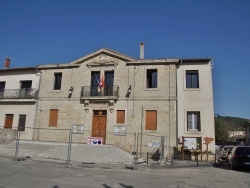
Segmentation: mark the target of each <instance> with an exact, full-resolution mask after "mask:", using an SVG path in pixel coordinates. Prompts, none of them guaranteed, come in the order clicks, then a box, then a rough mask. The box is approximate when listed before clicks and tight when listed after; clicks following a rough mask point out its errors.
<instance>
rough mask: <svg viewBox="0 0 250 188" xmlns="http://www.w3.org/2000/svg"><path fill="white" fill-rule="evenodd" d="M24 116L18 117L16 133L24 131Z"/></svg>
mask: <svg viewBox="0 0 250 188" xmlns="http://www.w3.org/2000/svg"><path fill="white" fill-rule="evenodd" d="M25 124H26V115H19V122H18V131H25Z"/></svg>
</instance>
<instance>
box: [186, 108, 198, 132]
mask: <svg viewBox="0 0 250 188" xmlns="http://www.w3.org/2000/svg"><path fill="white" fill-rule="evenodd" d="M189 115H192V116H191V118H192V120H191V123H192V125H191V128H189V121H190V120H189ZM195 115H197V119H196V122H197V124H195ZM186 121H187V125H186V130H187V132H201V112H200V111H187V120H186ZM195 127H197V128H195Z"/></svg>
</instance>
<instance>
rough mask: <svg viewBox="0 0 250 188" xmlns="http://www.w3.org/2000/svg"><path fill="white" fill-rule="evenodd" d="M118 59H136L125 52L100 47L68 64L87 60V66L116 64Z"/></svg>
mask: <svg viewBox="0 0 250 188" xmlns="http://www.w3.org/2000/svg"><path fill="white" fill-rule="evenodd" d="M90 60H92V61H90ZM119 60H122V61H125V62H131V61H135V60H136V59H134V58H132V57H130V56H127V55H125V54H122V53H120V52H116V51H114V50H110V49H107V48H102V49H100V50H98V51H95V52H93V53H91V54H88V55H86V56H84V57H82V58H79V59H77V60H75V61H72V62H71V63H70V64H82V63H85V62H87V66H95V65H111V64H112V65H117V64H118V61H119Z"/></svg>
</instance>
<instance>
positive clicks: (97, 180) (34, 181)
mask: <svg viewBox="0 0 250 188" xmlns="http://www.w3.org/2000/svg"><path fill="white" fill-rule="evenodd" d="M249 177H250V171H232V170H230V169H229V166H228V165H227V164H220V165H217V167H213V165H212V164H207V163H202V164H200V165H199V167H196V164H195V163H194V162H187V163H186V162H181V161H175V165H174V166H172V167H171V166H146V165H139V166H137V170H131V169H127V168H125V166H124V165H101V164H99V165H86V164H82V165H79V166H72V167H66V165H65V162H64V161H60V160H41V159H39V160H38V159H35V158H30V159H26V160H24V161H14V160H13V157H9V156H3V155H0V188H5V187H6V188H17V187H18V188H33V187H36V188H40V187H41V188H52V187H54V188H55V187H58V188H59V187H60V188H68V187H69V188H78V187H79V188H80V187H90V188H92V187H101V188H137V187H139V188H140V187H143V188H147V187H150V188H151V187H170V188H172V187H176V188H184V187H188V188H189V187H190V188H191V187H201V188H206V187H207V188H211V187H218V188H219V187H227V188H231V187H240V188H245V187H247V188H249V187H250V178H249Z"/></svg>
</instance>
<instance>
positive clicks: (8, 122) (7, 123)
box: [4, 114, 14, 129]
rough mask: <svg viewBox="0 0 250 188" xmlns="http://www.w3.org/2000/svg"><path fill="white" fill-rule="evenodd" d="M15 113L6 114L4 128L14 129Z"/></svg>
mask: <svg viewBox="0 0 250 188" xmlns="http://www.w3.org/2000/svg"><path fill="white" fill-rule="evenodd" d="M13 117H14V114H6V116H5V125H4V128H7V129H12V123H13Z"/></svg>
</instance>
